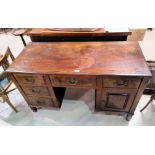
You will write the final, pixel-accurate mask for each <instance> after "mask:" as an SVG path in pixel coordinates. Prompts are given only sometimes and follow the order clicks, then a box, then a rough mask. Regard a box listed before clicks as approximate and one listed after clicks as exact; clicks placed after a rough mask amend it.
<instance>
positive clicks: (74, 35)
mask: <svg viewBox="0 0 155 155" xmlns="http://www.w3.org/2000/svg"><path fill="white" fill-rule="evenodd" d="M27 35H28V36H30V38H31V40H32V41H33V42H60V41H62V42H66V41H67V42H68V41H70V42H75V41H126V40H127V36H128V35H131V31H127V32H107V31H105V29H104V28H98V29H96V30H95V31H94V30H93V31H91V30H90V31H88V30H85V31H83V30H82V31H76V29H75V30H72V31H69V30H68V29H67V28H66V29H64V30H61V31H54V30H52V29H47V28H41V29H40V28H38V29H36V28H35V29H32V30H31V31H29V32H28V33H27Z"/></svg>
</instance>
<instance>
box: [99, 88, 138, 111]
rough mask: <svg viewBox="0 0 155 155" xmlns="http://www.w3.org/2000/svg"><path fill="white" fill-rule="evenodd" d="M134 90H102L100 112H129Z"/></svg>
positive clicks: (134, 93)
mask: <svg viewBox="0 0 155 155" xmlns="http://www.w3.org/2000/svg"><path fill="white" fill-rule="evenodd" d="M135 95H136V89H120V88H103V89H102V101H101V105H100V109H101V110H110V111H111V110H112V111H129V109H130V107H131V105H132V103H133V101H134V98H135Z"/></svg>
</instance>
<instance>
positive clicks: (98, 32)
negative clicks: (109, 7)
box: [27, 28, 131, 37]
mask: <svg viewBox="0 0 155 155" xmlns="http://www.w3.org/2000/svg"><path fill="white" fill-rule="evenodd" d="M76 30H77V28H76ZM27 35H28V36H66V37H67V36H68V37H73V36H120V35H121V36H127V35H131V31H129V30H128V29H127V30H123V29H122V30H121V29H119V30H111V29H110V30H108V29H104V28H96V29H92V31H88V30H85V31H84V28H83V29H82V31H78V30H77V31H73V30H71V29H69V28H66V29H65V28H64V29H62V30H61V31H59V30H57V29H55V30H54V29H53V30H52V29H48V28H35V29H32V30H31V31H29V32H28V33H27Z"/></svg>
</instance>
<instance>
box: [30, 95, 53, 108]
mask: <svg viewBox="0 0 155 155" xmlns="http://www.w3.org/2000/svg"><path fill="white" fill-rule="evenodd" d="M28 98H29V101H30V105H31V106H36V107H54V104H53V101H52V99H51V98H43V97H28Z"/></svg>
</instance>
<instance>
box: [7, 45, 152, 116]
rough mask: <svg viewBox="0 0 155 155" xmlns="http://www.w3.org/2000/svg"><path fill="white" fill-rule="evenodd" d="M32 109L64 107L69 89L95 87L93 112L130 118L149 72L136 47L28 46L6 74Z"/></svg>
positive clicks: (139, 50)
mask: <svg viewBox="0 0 155 155" xmlns="http://www.w3.org/2000/svg"><path fill="white" fill-rule="evenodd" d="M7 72H8V73H9V75H10V76H11V77H12V80H13V81H14V83H15V84H16V86H17V87H18V89H19V90H20V92H21V93H22V94H23V96H24V98H25V100H26V101H27V103H28V104H29V106H30V107H31V108H32V110H37V109H36V107H46V108H51V107H57V108H60V107H61V103H62V99H63V95H64V92H65V88H67V87H73V88H94V89H95V92H96V94H95V96H96V97H95V98H96V99H95V110H96V111H102V112H105V113H111V114H126V115H127V118H128V119H130V118H131V116H132V115H133V114H134V111H135V108H136V106H137V104H138V102H139V99H140V97H141V95H142V93H143V90H144V88H145V86H146V84H147V81H148V79H149V77H150V76H151V73H150V71H149V69H148V67H147V64H146V62H145V59H144V56H143V54H142V52H141V49H140V47H139V44H138V42H66V43H62V42H59V43H29V44H28V45H27V46H26V47H25V49H24V50H23V51H22V53H21V54H20V55H19V56H18V57H17V58H16V60H15V61H14V62H13V64H12V65H11V66H10V68H9V69H8V70H7Z"/></svg>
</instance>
